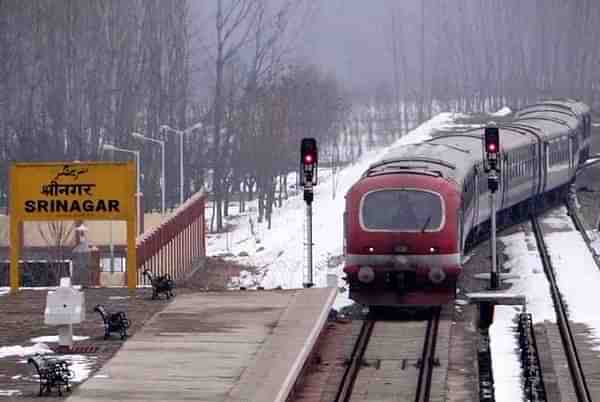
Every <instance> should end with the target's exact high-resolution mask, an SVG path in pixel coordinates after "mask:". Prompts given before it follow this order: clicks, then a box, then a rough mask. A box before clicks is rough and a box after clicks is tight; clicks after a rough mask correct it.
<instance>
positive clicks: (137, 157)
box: [102, 144, 142, 234]
mask: <svg viewBox="0 0 600 402" xmlns="http://www.w3.org/2000/svg"><path fill="white" fill-rule="evenodd" d="M102 148H103V149H105V150H107V151H121V152H127V153H130V154H133V155H135V170H136V187H137V188H136V197H137V217H136V220H135V221H136V226H137V233H138V234H141V233H140V229H141V228H142V226H141V225H140V213H141V211H140V210H141V196H142V193H141V185H140V151H135V150H132V149H125V148H119V147H116V146H114V145H112V144H104V145H102Z"/></svg>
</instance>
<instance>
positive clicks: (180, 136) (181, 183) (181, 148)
mask: <svg viewBox="0 0 600 402" xmlns="http://www.w3.org/2000/svg"><path fill="white" fill-rule="evenodd" d="M184 133H185V132H184V131H179V205H182V204H183V134H184Z"/></svg>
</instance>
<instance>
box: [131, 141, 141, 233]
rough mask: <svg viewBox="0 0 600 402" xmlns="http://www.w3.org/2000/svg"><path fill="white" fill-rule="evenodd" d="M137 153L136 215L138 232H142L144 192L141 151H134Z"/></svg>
mask: <svg viewBox="0 0 600 402" xmlns="http://www.w3.org/2000/svg"><path fill="white" fill-rule="evenodd" d="M132 152H133V153H134V155H135V169H136V176H137V177H136V179H137V185H136V187H137V189H136V191H137V193H136V195H135V196H136V197H137V199H136V209H137V215H136V222H135V223H136V228H137V234H140V230H141V229H142V225H141V219H140V217H141V214H142V213H143V212H142V211H141V209H142V208H141V207H142V203H141V198H142V193H141V189H142V186H141V183H140V151H132Z"/></svg>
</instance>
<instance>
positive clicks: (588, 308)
mask: <svg viewBox="0 0 600 402" xmlns="http://www.w3.org/2000/svg"><path fill="white" fill-rule="evenodd" d="M541 222H542V223H543V225H544V226H546V227H550V228H553V229H555V230H556V231H554V232H552V233H546V234H545V236H546V243H547V246H548V251H549V253H550V258H551V260H552V264H553V266H554V270H555V275H556V279H557V285H558V288H559V289H560V292H561V294H562V296H563V300H564V301H565V302H566V304H567V306H568V307H567V308H568V312H569V319H570V320H571V321H572V322H575V323H583V324H585V325H586V326H587V327H589V328H590V330H591V337H592V342H593V343H594V345H595V350H598V351H600V317H599V316H598V312H597V307H596V305H595V304H594V303H590V297H591V295H594V294H596V292H597V289H600V271H599V270H598V268H597V267H596V264H595V262H594V260H593V258H592V254H591V253H590V251H589V249H588V248H587V246H586V245H585V243H584V241H583V239H582V237H581V235H580V234H579V233H578V232H577V230H576V229H575V227H574V226H573V223H572V221H571V218H570V217H569V216H568V215H567V211H566V208H564V207H562V208H558V209H556V210H555V211H553V212H551V213H550V214H549V215H547V216H546V217H544V218H543V219H542V220H541ZM500 241H501V242H502V243H503V244H504V246H505V251H504V252H505V253H506V254H507V255H508V256H509V260H508V261H507V262H506V263H505V264H504V268H509V269H510V274H517V275H518V278H517V279H507V280H506V282H508V283H510V284H511V285H512V286H511V288H510V291H511V292H513V293H516V294H522V295H525V296H526V297H527V305H526V308H527V311H528V312H530V313H532V318H533V321H534V323H537V322H543V321H550V322H556V314H555V312H554V306H553V302H552V297H551V295H550V290H549V286H548V282H547V279H546V276H545V273H544V270H543V267H542V264H541V261H540V258H539V255H538V251H537V246H536V242H535V238H534V235H533V233H527V234H526V233H524V232H517V233H514V234H511V235H508V236H503V237H501V238H500ZM511 311H512V312H511ZM515 314H516V313H515V310H514V308H513V307H510V306H497V307H496V314H495V317H494V324H493V325H492V327H490V337H491V346H490V347H491V350H492V353H493V361H494V363H493V364H494V367H493V370H494V381H495V387H496V400H497V401H513V400H520V399H521V397H520V396H519V397H517V396H516V395H517V393H516V392H517V391H518V392H520V393H519V394H518V395H522V389H521V385H520V382H517V379H515V378H512V376H511V375H510V373H519V371H517V370H518V367H519V366H518V363H517V365H516V366H515V363H514V360H516V361H518V355H517V354H518V352H517V347H516V343H515V342H516V341H514V334H513V335H511V336H509V334H511V333H512V332H511V331H514V329H513V327H514V324H513V323H512V319H513V318H514V315H515ZM511 339H513V340H512V341H511ZM511 345H512V346H511ZM496 349H499V350H496ZM511 350H512V352H511ZM496 359H498V362H496ZM497 365H498V368H497V367H496V366H497ZM511 367H512V369H511ZM505 374H506V375H505Z"/></svg>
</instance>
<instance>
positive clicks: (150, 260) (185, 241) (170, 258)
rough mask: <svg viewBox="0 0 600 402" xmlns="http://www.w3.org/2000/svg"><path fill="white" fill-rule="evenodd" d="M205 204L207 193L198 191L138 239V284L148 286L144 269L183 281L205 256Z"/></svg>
mask: <svg viewBox="0 0 600 402" xmlns="http://www.w3.org/2000/svg"><path fill="white" fill-rule="evenodd" d="M205 204H206V193H204V192H202V191H201V192H198V193H196V194H194V195H193V196H191V197H190V198H188V199H187V200H186V201H185V202H184V203H183V204H182V205H180V206H179V207H178V208H177V209H176V210H175V211H174V212H173V214H172V215H171V216H170V217H169V218H167V219H166V220H165V221H163V222H162V223H161V224H160V225H158V226H157V227H156V228H154V229H152V230H150V231H148V232H146V233H144V234H142V235H140V236H139V237H138V238H137V242H136V253H137V277H138V279H137V280H138V284H140V285H148V283H147V282H148V281H147V279H146V278H145V277H144V275H143V272H144V270H149V271H150V272H152V274H153V275H166V274H169V275H170V276H171V278H173V279H174V280H177V279H182V278H184V277H185V276H186V275H187V274H188V273H190V272H191V271H192V269H193V268H194V267H195V265H196V264H197V263H198V261H199V260H200V259H201V258H203V257H205V256H206V231H205V227H206V224H205V223H206V219H205V214H204V208H205Z"/></svg>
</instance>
